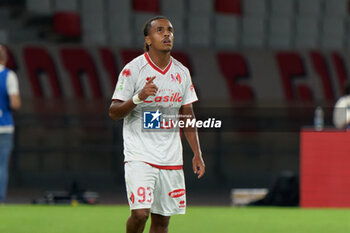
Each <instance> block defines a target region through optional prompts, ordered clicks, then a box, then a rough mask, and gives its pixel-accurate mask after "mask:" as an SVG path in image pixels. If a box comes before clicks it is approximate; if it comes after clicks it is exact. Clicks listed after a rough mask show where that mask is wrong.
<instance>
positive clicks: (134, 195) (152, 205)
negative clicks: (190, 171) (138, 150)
mask: <svg viewBox="0 0 350 233" xmlns="http://www.w3.org/2000/svg"><path fill="white" fill-rule="evenodd" d="M125 184H126V191H127V197H128V202H129V206H130V209H131V210H133V209H150V211H151V213H154V214H160V215H162V216H171V215H174V214H185V210H186V189H185V179H184V173H183V170H182V169H181V170H167V169H159V168H156V167H153V166H151V165H149V164H147V163H145V162H139V161H131V162H127V163H125Z"/></svg>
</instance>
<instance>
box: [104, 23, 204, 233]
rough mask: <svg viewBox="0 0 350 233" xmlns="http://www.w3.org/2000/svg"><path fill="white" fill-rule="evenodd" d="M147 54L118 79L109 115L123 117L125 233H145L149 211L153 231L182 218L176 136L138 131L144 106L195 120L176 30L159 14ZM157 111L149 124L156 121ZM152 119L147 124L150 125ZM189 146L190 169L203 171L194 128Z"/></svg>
mask: <svg viewBox="0 0 350 233" xmlns="http://www.w3.org/2000/svg"><path fill="white" fill-rule="evenodd" d="M143 32H144V36H145V53H144V54H143V55H140V56H138V57H136V58H135V59H134V60H132V61H131V62H130V63H128V64H127V65H126V66H125V67H124V69H123V70H122V72H121V73H120V75H119V79H118V83H117V85H116V88H115V91H114V94H113V97H112V104H111V106H110V109H109V115H110V117H111V118H112V119H113V120H115V121H117V120H120V119H123V118H124V123H123V138H124V155H125V159H124V162H125V165H124V167H125V183H126V189H127V196H128V201H129V205H130V209H131V215H130V217H129V219H128V221H127V224H126V231H127V233H131V232H135V233H136V232H143V230H144V227H145V223H146V221H147V219H148V217H149V214H150V213H151V227H150V231H149V232H151V233H163V232H168V225H169V220H170V216H171V215H174V214H184V213H185V208H186V189H185V182H184V175H183V170H182V165H183V159H182V145H181V138H180V134H179V132H176V131H172V130H169V132H164V131H157V130H151V131H147V129H142V127H143V121H144V119H143V117H144V116H143V114H142V110H143V109H144V108H145V107H146V108H149V107H153V108H161V109H170V108H171V109H175V110H176V111H177V112H179V111H180V113H181V115H182V116H185V117H184V118H185V120H186V119H194V113H193V108H192V103H193V102H195V101H197V100H198V99H197V95H196V93H195V90H194V88H193V85H192V81H191V76H190V73H189V71H188V69H187V68H186V67H184V66H183V65H182V64H181V63H180V62H178V61H177V60H175V59H174V58H173V57H171V55H170V52H171V50H172V48H173V42H174V29H173V26H172V24H171V22H170V21H169V20H168V19H167V18H165V17H163V16H157V17H155V18H152V19H150V20H148V21H147V22H146V24H145V26H144V30H143ZM159 114H161V113H159V112H158V111H157V112H155V113H153V117H152V120H155V119H159V118H158V117H159ZM152 120H151V121H152ZM184 134H185V137H186V139H187V141H188V143H189V145H190V146H191V148H192V151H193V153H194V157H193V159H192V165H193V171H194V173H195V174H197V176H198V178H201V177H202V176H203V175H204V173H205V165H204V161H203V158H202V152H201V149H200V144H199V139H198V134H197V130H196V129H195V128H193V127H192V128H189V129H184Z"/></svg>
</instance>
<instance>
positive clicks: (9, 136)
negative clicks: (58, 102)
mask: <svg viewBox="0 0 350 233" xmlns="http://www.w3.org/2000/svg"><path fill="white" fill-rule="evenodd" d="M6 62H7V52H6V48H5V47H4V46H3V45H0V203H4V202H5V198H6V191H7V181H8V164H9V160H10V155H11V151H12V148H13V143H14V142H13V134H14V128H15V127H14V121H13V116H12V111H13V110H17V109H19V108H20V107H21V99H20V95H19V87H18V79H17V75H16V74H15V72H13V71H12V70H9V69H7V68H6V67H5V65H6Z"/></svg>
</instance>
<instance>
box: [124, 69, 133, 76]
mask: <svg viewBox="0 0 350 233" xmlns="http://www.w3.org/2000/svg"><path fill="white" fill-rule="evenodd" d="M130 75H131V71H130V70H129V69H124V70H123V71H122V76H125V77H129V76H130Z"/></svg>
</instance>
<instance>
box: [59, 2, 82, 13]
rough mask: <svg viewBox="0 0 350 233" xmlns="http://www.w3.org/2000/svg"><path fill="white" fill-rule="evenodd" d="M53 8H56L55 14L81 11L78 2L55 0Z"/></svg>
mask: <svg viewBox="0 0 350 233" xmlns="http://www.w3.org/2000/svg"><path fill="white" fill-rule="evenodd" d="M53 7H54V12H57V11H59V12H60V11H65V12H66V11H68V12H78V11H79V3H78V0H54V1H53Z"/></svg>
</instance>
